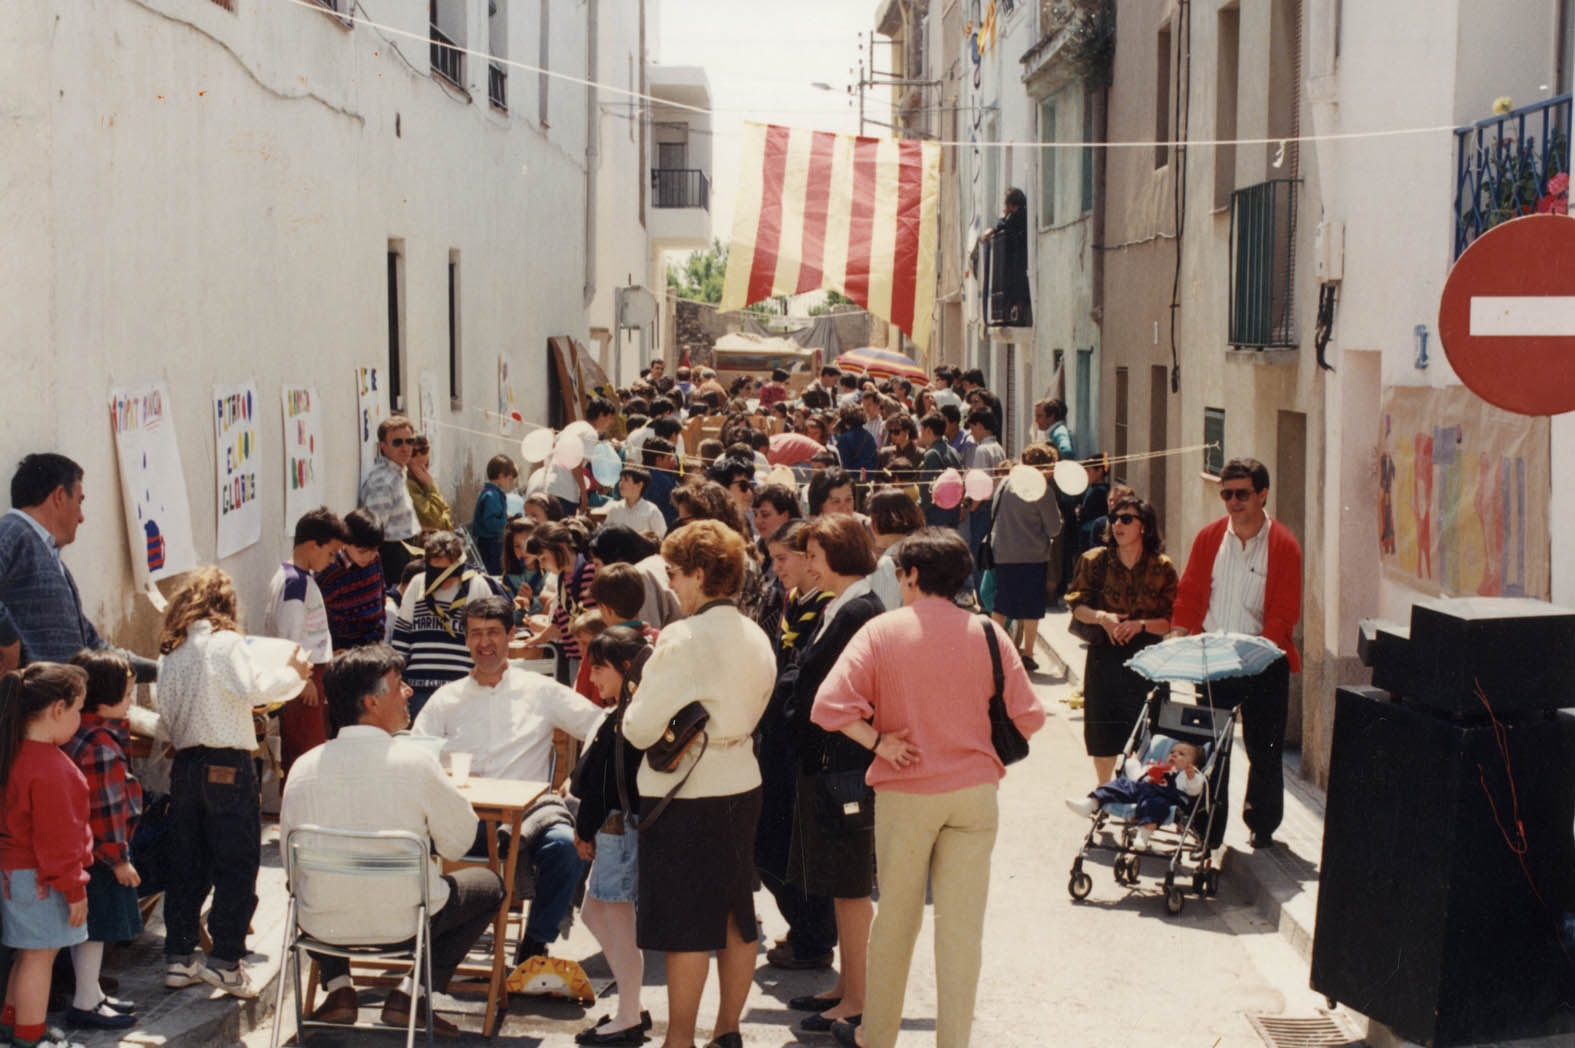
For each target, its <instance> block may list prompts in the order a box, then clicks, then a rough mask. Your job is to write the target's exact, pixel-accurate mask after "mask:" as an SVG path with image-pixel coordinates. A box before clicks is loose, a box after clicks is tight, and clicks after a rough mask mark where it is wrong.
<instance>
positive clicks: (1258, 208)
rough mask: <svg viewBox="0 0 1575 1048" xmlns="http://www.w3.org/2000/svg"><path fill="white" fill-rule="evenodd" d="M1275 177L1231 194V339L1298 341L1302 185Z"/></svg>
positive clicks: (1248, 344) (1254, 344)
mask: <svg viewBox="0 0 1575 1048" xmlns="http://www.w3.org/2000/svg"><path fill="white" fill-rule="evenodd" d="M1298 181H1299V180H1298V179H1294V178H1273V179H1270V180H1269V181H1267V182H1260V183H1258V184H1257V185H1255V186H1248V187H1246V188H1245V189H1238V190H1236V191H1235V192H1233V193H1232V194H1231V195H1230V344H1231V345H1233V346H1241V347H1245V348H1249V349H1271V348H1285V347H1290V346H1295V345H1296V323H1295V321H1296V311H1295V298H1296V295H1295V292H1296V267H1295V248H1296V185H1297V182H1298Z"/></svg>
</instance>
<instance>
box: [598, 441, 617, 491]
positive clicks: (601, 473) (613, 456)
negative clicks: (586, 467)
mask: <svg viewBox="0 0 1575 1048" xmlns="http://www.w3.org/2000/svg"><path fill="white" fill-rule="evenodd" d="M622 472H623V459H621V458H619V457H618V452H617V450H616V449H615V448H614V447H613V446H612V445H611V444H597V445H596V448H595V450H593V451H592V452H591V476H593V477H595V478H596V483H598V484H600V485H601V486H602V487H604V488H610V487H612V486H614V485H615V484H617V483H618V474H620V473H622Z"/></svg>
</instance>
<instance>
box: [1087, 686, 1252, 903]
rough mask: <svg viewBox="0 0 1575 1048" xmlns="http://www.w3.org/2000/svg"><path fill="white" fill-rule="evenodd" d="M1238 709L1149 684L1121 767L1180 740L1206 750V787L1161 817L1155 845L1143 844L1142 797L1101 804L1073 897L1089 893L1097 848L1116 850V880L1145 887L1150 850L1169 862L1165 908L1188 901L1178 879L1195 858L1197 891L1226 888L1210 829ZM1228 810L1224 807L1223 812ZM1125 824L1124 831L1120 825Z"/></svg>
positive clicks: (1157, 755) (1161, 756) (1156, 757)
mask: <svg viewBox="0 0 1575 1048" xmlns="http://www.w3.org/2000/svg"><path fill="white" fill-rule="evenodd" d="M1235 727H1236V714H1235V711H1234V710H1216V709H1210V708H1209V707H1208V706H1200V705H1194V704H1192V703H1186V702H1179V701H1177V700H1176V699H1175V698H1173V697H1172V698H1167V697H1165V689H1161V688H1155V689H1154V690H1152V691H1150V692H1149V696H1148V700H1147V702H1145V703H1144V706H1143V713H1142V714H1141V715H1140V716H1139V717H1138V719H1137V723H1136V724H1134V725H1133V727H1132V734H1131V735H1130V736H1129V737H1128V738H1127V744H1126V747H1125V749H1124V750H1123V752H1122V755H1121V767H1123V768H1124V767H1125V766H1126V764H1127V761H1128V760H1129V759H1131V758H1135V759H1136V760H1137V761H1138V763H1139V764H1145V763H1148V762H1150V761H1164V760H1165V759H1166V757H1167V756H1168V755H1169V754H1170V749H1171V747H1172V746H1174V745H1175V744H1176V743H1177V742H1190V743H1192V744H1194V745H1196V746H1197V747H1198V749H1199V752H1200V754H1201V758H1200V762H1199V765H1198V770H1199V771H1200V772H1201V773H1202V774H1203V792H1202V793H1200V794H1199V795H1198V796H1197V797H1196V798H1194V799H1192V800H1191V802H1190V803H1188V804H1181V805H1172V807H1171V809H1170V812H1169V816H1168V817H1167V818H1166V819H1165V820H1163V821H1162V822H1160V823H1159V824H1158V826H1157V827H1156V829H1155V830H1154V833H1153V835H1152V837H1151V838H1150V839H1149V841H1148V845H1147V847H1141V848H1140V847H1138V846H1137V845H1136V836H1137V828H1138V826H1137V822H1136V821H1135V818H1134V816H1135V815H1136V813H1137V805H1135V804H1105V805H1103V806H1102V807H1100V808H1098V809H1096V810H1095V811H1094V814H1093V816H1092V817H1091V821H1090V825H1089V828H1088V835H1087V836H1086V837H1084V838H1083V844H1082V847H1081V848H1079V849H1078V853H1077V857H1076V858H1075V859H1073V860H1072V872H1071V877H1070V879H1069V880H1068V881H1067V891H1068V892H1069V893H1071V896H1072V898H1073V899H1077V900H1082V899H1086V898H1088V894H1089V892H1090V891H1092V890H1093V886H1094V882H1093V879H1092V878H1091V877H1090V876H1089V875H1088V874H1087V873H1085V872H1083V860H1084V859H1086V858H1087V857H1088V856H1089V855H1090V854H1092V853H1094V852H1111V853H1114V855H1115V860H1114V862H1113V863H1112V866H1113V868H1114V872H1115V878H1116V883H1117V884H1121V885H1126V886H1129V887H1137V886H1138V884H1139V883H1140V882H1141V880H1142V876H1141V872H1142V870H1141V867H1142V860H1143V859H1144V858H1145V857H1148V858H1152V859H1158V860H1160V861H1161V862H1162V863H1163V864H1164V877H1163V885H1164V892H1165V910H1166V911H1167V912H1168V913H1170V914H1172V915H1175V914H1178V913H1180V912H1181V908H1182V906H1183V905H1184V904H1185V902H1186V896H1185V894H1184V893H1183V890H1182V887H1181V886H1180V885H1179V884H1178V883H1177V881H1178V880H1181V879H1183V878H1185V877H1186V875H1187V873H1188V861H1189V860H1190V863H1191V868H1190V872H1191V874H1192V891H1193V892H1194V893H1196V894H1198V895H1200V896H1201V895H1213V894H1214V893H1215V891H1217V890H1218V888H1219V868H1218V867H1217V866H1216V865H1215V864H1214V859H1213V849H1212V848H1211V847H1210V845H1209V834H1210V830H1211V828H1212V826H1213V823H1214V819H1215V816H1216V814H1217V812H1218V810H1219V807H1220V805H1219V804H1218V803H1216V798H1217V797H1218V796H1219V795H1220V794H1219V791H1220V790H1222V789H1223V787H1224V783H1225V781H1226V780H1225V775H1224V769H1225V767H1226V765H1227V759H1228V757H1229V754H1230V748H1231V740H1232V738H1233V737H1234V734H1235ZM1220 817H1221V818H1223V815H1221V816H1220ZM1118 830H1119V833H1118V832H1116V831H1118Z"/></svg>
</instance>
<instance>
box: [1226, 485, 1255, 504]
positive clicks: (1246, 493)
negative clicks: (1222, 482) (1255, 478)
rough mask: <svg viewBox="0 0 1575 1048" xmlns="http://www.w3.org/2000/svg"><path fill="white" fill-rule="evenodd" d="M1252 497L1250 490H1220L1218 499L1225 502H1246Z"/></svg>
mask: <svg viewBox="0 0 1575 1048" xmlns="http://www.w3.org/2000/svg"><path fill="white" fill-rule="evenodd" d="M1252 495H1253V491H1252V489H1251V488H1220V498H1221V499H1222V500H1223V501H1225V502H1246V501H1247V500H1248V499H1250V498H1252Z"/></svg>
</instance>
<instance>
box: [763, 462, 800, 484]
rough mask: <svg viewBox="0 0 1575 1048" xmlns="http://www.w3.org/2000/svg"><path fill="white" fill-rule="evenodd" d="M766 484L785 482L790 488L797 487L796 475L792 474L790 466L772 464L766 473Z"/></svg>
mask: <svg viewBox="0 0 1575 1048" xmlns="http://www.w3.org/2000/svg"><path fill="white" fill-rule="evenodd" d="M766 483H767V484H786V485H787V486H788V487H790V488H796V487H798V477H796V476H795V475H794V474H793V469H792V467H791V466H774V467H772V470H771V472H770V473H767V474H766Z"/></svg>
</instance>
